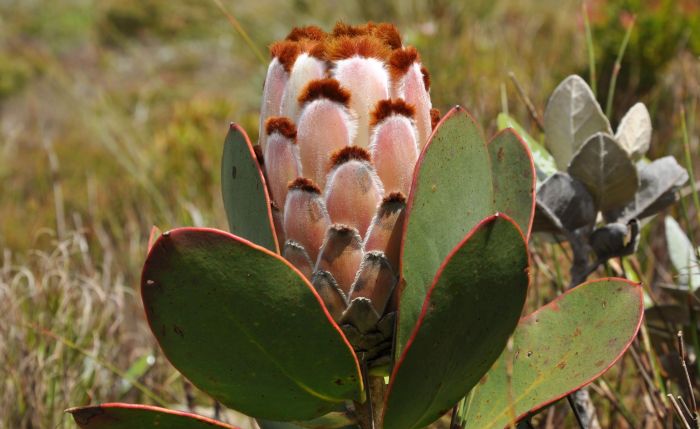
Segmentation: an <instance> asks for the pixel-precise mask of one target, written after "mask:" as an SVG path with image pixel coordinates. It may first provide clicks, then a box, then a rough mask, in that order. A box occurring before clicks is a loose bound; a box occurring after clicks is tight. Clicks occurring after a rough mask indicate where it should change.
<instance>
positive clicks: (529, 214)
mask: <svg viewBox="0 0 700 429" xmlns="http://www.w3.org/2000/svg"><path fill="white" fill-rule="evenodd" d="M488 149H489V153H490V154H491V174H492V175H493V200H494V209H495V210H497V211H502V212H504V213H508V216H510V217H512V218H513V220H514V221H515V222H516V223H517V224H518V226H519V227H520V229H521V230H522V231H523V232H524V233H525V237H530V231H531V229H532V220H533V218H534V216H535V188H536V186H537V178H536V177H535V165H534V163H533V161H532V156H531V155H530V151H529V150H528V147H527V144H526V143H525V142H524V141H523V140H522V139H521V138H520V136H518V134H516V132H515V131H514V130H513V129H512V128H506V129H505V130H503V131H501V132H499V133H498V134H496V136H495V137H494V138H493V139H491V141H490V142H489V143H488Z"/></svg>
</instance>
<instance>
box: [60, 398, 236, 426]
mask: <svg viewBox="0 0 700 429" xmlns="http://www.w3.org/2000/svg"><path fill="white" fill-rule="evenodd" d="M66 412H67V413H70V414H71V415H72V416H73V420H75V423H77V424H78V426H79V427H80V428H82V429H135V428H138V429H165V428H167V429H215V428H224V429H236V427H234V426H231V425H227V424H225V423H222V422H219V421H216V420H212V419H208V418H206V417H202V416H199V415H197V414H191V413H184V412H181V411H173V410H168V409H165V408H159V407H152V406H149V405H135V404H116V403H115V404H103V405H95V406H90V407H78V408H71V409H69V410H66Z"/></svg>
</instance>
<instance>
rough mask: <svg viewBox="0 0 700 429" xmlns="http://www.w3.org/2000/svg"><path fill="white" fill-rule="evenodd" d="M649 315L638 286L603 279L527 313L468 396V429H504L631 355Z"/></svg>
mask: <svg viewBox="0 0 700 429" xmlns="http://www.w3.org/2000/svg"><path fill="white" fill-rule="evenodd" d="M643 315H644V308H643V305H642V288H641V287H640V286H639V285H637V284H634V283H632V282H630V281H627V280H623V279H602V280H596V281H591V282H588V283H584V284H582V285H579V286H577V287H576V288H574V289H571V290H570V291H569V292H567V293H565V294H563V295H561V296H559V297H558V298H557V299H555V300H554V301H552V302H550V303H549V304H547V305H546V306H544V307H542V308H541V309H539V310H538V311H536V312H534V313H532V314H531V315H529V316H527V317H525V318H523V319H522V320H521V321H520V323H519V324H518V327H517V329H516V330H515V333H514V334H513V346H512V348H510V347H508V349H506V350H504V351H503V354H502V355H501V357H500V358H499V359H498V360H497V361H496V363H495V364H494V365H493V367H492V368H491V370H490V371H489V372H488V373H487V374H486V375H485V376H484V377H483V378H482V379H481V382H480V383H479V385H477V386H476V387H475V388H474V390H473V391H472V393H470V395H469V396H468V397H467V407H466V413H465V414H464V415H463V416H461V417H462V418H463V419H464V421H466V425H465V426H464V428H465V429H501V428H503V427H505V426H506V425H507V424H509V423H511V422H512V420H517V419H519V418H522V417H524V416H525V415H527V414H528V413H530V412H534V411H536V410H538V409H540V408H542V407H544V406H545V405H547V404H550V403H552V402H554V401H556V400H558V399H560V398H562V397H564V396H566V395H567V394H569V393H570V392H572V391H575V390H577V389H579V388H580V387H582V386H584V385H586V384H588V383H590V382H592V381H593V380H595V379H596V378H597V377H599V376H600V375H601V374H603V373H604V372H605V371H606V370H607V369H608V368H610V367H611V366H612V365H613V364H614V363H615V362H617V360H618V359H619V358H620V357H621V356H622V355H623V354H624V352H625V351H626V350H627V348H628V347H629V345H630V344H631V342H632V340H633V339H634V338H635V336H636V335H637V330H638V329H639V326H640V324H641V321H642V316H643ZM509 367H510V371H509ZM509 372H510V373H511V374H512V376H511V377H510V379H509V377H508V373H509Z"/></svg>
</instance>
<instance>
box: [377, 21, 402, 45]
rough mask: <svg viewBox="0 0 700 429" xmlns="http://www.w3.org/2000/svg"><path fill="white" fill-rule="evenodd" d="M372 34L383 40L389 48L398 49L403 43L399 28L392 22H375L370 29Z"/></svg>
mask: <svg viewBox="0 0 700 429" xmlns="http://www.w3.org/2000/svg"><path fill="white" fill-rule="evenodd" d="M372 35H373V36H374V37H376V38H377V39H379V40H381V41H383V42H384V43H385V44H386V45H387V46H389V47H390V48H391V49H400V48H401V46H402V45H403V43H402V41H401V33H399V29H398V28H396V26H395V25H394V24H390V23H388V22H382V23H381V24H377V25H376V26H375V27H374V28H373V29H372Z"/></svg>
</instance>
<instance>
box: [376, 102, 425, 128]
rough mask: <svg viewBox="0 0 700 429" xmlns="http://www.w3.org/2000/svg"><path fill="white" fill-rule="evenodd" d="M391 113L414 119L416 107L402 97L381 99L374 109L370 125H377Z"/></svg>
mask: <svg viewBox="0 0 700 429" xmlns="http://www.w3.org/2000/svg"><path fill="white" fill-rule="evenodd" d="M391 115H401V116H406V117H408V118H411V119H413V118H414V117H415V115H416V109H415V108H414V107H413V105H412V104H408V103H406V102H405V101H404V100H402V99H400V98H399V99H395V100H392V99H388V100H381V101H379V102H378V103H377V105H376V106H375V107H374V110H372V119H371V121H370V125H371V126H375V125H377V124H379V123H381V122H382V121H383V120H384V119H386V118H388V117H389V116H391Z"/></svg>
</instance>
